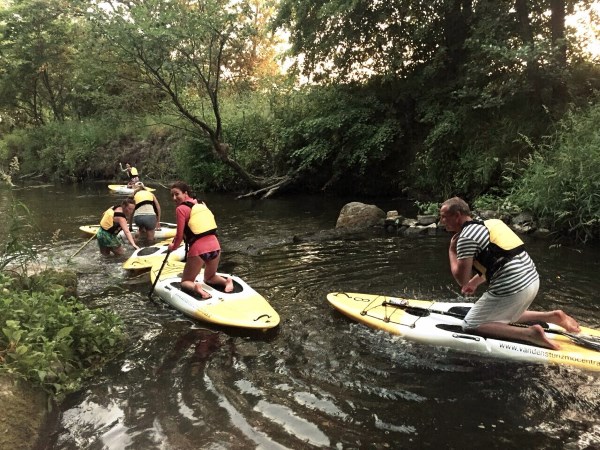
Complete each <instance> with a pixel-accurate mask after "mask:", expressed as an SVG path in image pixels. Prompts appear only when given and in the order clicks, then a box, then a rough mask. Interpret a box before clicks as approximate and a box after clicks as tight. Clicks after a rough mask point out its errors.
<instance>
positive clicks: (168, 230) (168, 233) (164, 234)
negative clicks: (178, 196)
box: [79, 222, 177, 239]
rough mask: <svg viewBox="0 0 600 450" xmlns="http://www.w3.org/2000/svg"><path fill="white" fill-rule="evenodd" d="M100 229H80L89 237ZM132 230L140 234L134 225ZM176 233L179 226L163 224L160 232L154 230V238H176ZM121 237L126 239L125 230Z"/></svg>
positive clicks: (85, 226)
mask: <svg viewBox="0 0 600 450" xmlns="http://www.w3.org/2000/svg"><path fill="white" fill-rule="evenodd" d="M98 228H100V225H82V226H80V227H79V229H80V230H81V231H83V232H84V233H86V234H89V235H92V234H96V232H97V231H98ZM132 229H133V231H132V233H137V232H138V227H137V225H135V224H133V225H132ZM176 233H177V224H175V223H169V222H161V223H160V230H154V238H155V239H168V238H172V237H175V234H176ZM119 237H120V238H122V239H126V238H125V233H124V232H123V230H121V231H120V232H119Z"/></svg>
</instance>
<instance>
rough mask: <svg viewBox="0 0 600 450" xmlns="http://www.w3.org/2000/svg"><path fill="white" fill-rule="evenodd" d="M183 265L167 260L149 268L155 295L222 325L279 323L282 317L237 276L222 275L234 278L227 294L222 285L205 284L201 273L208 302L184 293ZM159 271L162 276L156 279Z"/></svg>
mask: <svg viewBox="0 0 600 450" xmlns="http://www.w3.org/2000/svg"><path fill="white" fill-rule="evenodd" d="M184 266H185V263H183V262H180V261H167V262H166V263H165V265H164V266H163V265H162V263H158V264H155V265H154V266H152V268H151V269H150V279H151V281H152V283H153V284H154V282H155V281H156V285H155V288H154V292H155V293H156V294H157V295H158V296H159V297H160V298H162V299H163V300H164V301H165V302H167V303H169V304H170V305H171V306H173V307H174V308H175V309H177V310H178V311H181V312H182V313H184V314H186V315H187V316H190V317H193V318H195V319H198V320H203V321H205V322H210V323H214V324H217V325H223V326H231V327H240V328H253V329H268V328H274V327H276V326H277V325H278V324H279V320H280V319H279V314H277V312H276V311H275V310H274V309H273V307H272V306H271V305H270V304H269V302H267V300H266V299H265V298H264V297H263V296H262V295H260V294H259V293H258V292H256V291H255V290H254V289H252V288H251V287H250V286H249V285H248V284H246V282H244V281H243V280H242V279H241V278H239V277H236V276H234V275H229V274H223V273H219V275H221V276H222V277H225V278H232V279H233V283H234V290H233V292H224V291H223V287H222V286H211V285H207V284H206V283H204V282H203V276H204V272H203V271H202V272H200V274H199V275H198V277H196V282H198V283H202V288H203V289H204V290H205V291H206V292H208V293H209V294H210V295H211V296H212V298H210V299H209V300H202V299H200V297H199V296H198V295H197V294H196V295H194V294H190V293H188V292H187V291H184V290H182V289H181V275H182V274H183V268H184ZM161 267H162V270H161ZM159 271H160V276H159V277H158V280H156V278H157V275H158V274H159Z"/></svg>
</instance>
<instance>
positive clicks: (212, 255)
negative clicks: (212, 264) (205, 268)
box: [200, 250, 221, 262]
mask: <svg viewBox="0 0 600 450" xmlns="http://www.w3.org/2000/svg"><path fill="white" fill-rule="evenodd" d="M219 253H221V250H215V251H214V252H208V253H202V254H201V255H200V258H202V261H204V262H208V261H212V260H213V259H215V258H216V257H217V256H219Z"/></svg>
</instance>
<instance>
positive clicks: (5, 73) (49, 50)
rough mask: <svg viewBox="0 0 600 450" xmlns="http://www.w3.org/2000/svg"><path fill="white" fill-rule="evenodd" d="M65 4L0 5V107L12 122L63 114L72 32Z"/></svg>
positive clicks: (57, 0) (25, 0) (45, 0)
mask: <svg viewBox="0 0 600 450" xmlns="http://www.w3.org/2000/svg"><path fill="white" fill-rule="evenodd" d="M68 6H69V2H68V1H66V0H52V1H50V0H14V1H13V2H11V4H10V5H9V6H8V7H6V8H4V9H3V10H1V11H0V33H1V35H2V40H1V42H0V61H1V63H0V67H1V68H0V107H3V108H4V109H8V110H10V111H11V113H10V114H9V116H10V117H11V118H12V120H13V122H14V123H15V124H22V123H33V124H38V125H39V124H43V123H45V122H46V121H47V120H48V119H52V120H57V121H62V120H64V119H65V117H66V114H67V112H66V108H67V103H68V99H69V95H70V93H71V89H72V86H73V83H74V80H73V73H74V66H73V63H74V61H73V56H74V47H73V40H74V39H75V37H76V24H75V23H74V22H73V21H72V20H71V18H70V17H69V14H68V10H69V8H68Z"/></svg>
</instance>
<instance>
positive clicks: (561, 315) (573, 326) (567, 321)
mask: <svg viewBox="0 0 600 450" xmlns="http://www.w3.org/2000/svg"><path fill="white" fill-rule="evenodd" d="M552 315H553V316H554V317H556V320H553V321H552V323H554V324H556V325H558V326H560V327H563V328H564V329H565V330H566V331H568V332H569V333H579V332H580V331H581V328H580V327H579V324H578V323H577V321H576V320H575V319H573V318H572V317H571V316H569V315H568V314H567V313H565V312H564V311H562V310H560V309H557V310H556V311H552Z"/></svg>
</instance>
